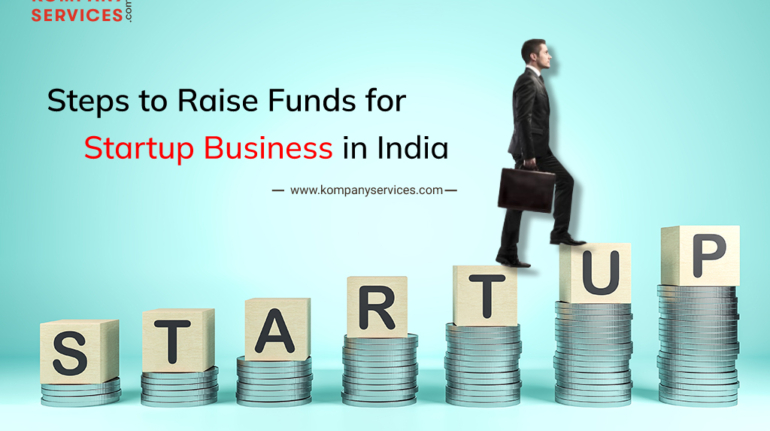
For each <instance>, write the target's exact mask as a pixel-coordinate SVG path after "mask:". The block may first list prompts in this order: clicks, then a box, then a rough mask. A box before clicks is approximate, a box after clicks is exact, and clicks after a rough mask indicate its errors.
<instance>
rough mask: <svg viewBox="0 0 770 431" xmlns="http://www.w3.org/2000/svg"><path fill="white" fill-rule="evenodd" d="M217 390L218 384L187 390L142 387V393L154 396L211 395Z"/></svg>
mask: <svg viewBox="0 0 770 431" xmlns="http://www.w3.org/2000/svg"><path fill="white" fill-rule="evenodd" d="M218 391H219V386H214V387H211V388H207V389H192V390H187V391H156V390H153V389H142V394H143V395H150V396H155V397H177V396H197V397H208V396H211V394H216V393H217V392H218Z"/></svg>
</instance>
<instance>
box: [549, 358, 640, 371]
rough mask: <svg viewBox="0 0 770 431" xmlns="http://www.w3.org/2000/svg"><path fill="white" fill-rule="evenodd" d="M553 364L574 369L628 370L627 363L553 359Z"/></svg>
mask: <svg viewBox="0 0 770 431" xmlns="http://www.w3.org/2000/svg"><path fill="white" fill-rule="evenodd" d="M554 364H558V365H561V366H567V367H575V368H580V367H583V368H604V369H606V368H620V369H629V365H628V361H615V362H612V361H601V362H588V361H571V360H568V359H559V358H555V359H554Z"/></svg>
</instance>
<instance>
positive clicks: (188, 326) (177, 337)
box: [142, 308, 214, 373]
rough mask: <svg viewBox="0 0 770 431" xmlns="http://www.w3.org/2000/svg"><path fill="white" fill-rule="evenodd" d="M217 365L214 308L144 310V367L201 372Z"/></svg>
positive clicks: (164, 371) (166, 371)
mask: <svg viewBox="0 0 770 431" xmlns="http://www.w3.org/2000/svg"><path fill="white" fill-rule="evenodd" d="M213 366H214V309H213V308H159V309H157V310H150V311H145V312H144V313H142V371H144V372H158V373H200V372H203V371H206V370H208V369H209V368H211V367H213Z"/></svg>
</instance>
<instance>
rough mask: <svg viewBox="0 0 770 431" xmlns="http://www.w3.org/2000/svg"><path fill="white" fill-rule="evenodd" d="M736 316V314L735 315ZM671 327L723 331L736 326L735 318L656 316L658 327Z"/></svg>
mask: <svg viewBox="0 0 770 431" xmlns="http://www.w3.org/2000/svg"><path fill="white" fill-rule="evenodd" d="M736 317H737V316H736ZM667 327H671V328H673V329H675V330H680V329H681V330H685V329H688V328H691V329H697V330H702V331H704V330H705V331H723V330H728V331H729V330H734V329H736V328H738V321H737V320H723V321H722V320H702V321H701V320H684V319H676V318H668V317H666V316H661V317H660V318H658V328H659V329H665V328H667Z"/></svg>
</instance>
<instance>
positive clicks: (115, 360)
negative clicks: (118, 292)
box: [40, 320, 120, 384]
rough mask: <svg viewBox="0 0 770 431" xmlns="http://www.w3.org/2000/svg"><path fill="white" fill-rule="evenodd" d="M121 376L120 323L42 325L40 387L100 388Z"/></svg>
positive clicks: (115, 321)
mask: <svg viewBox="0 0 770 431" xmlns="http://www.w3.org/2000/svg"><path fill="white" fill-rule="evenodd" d="M119 372H120V346H119V326H118V321H117V320H57V321H54V322H47V323H41V324H40V383H41V384H99V383H104V382H106V381H108V380H112V379H114V378H115V377H118V374H119Z"/></svg>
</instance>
